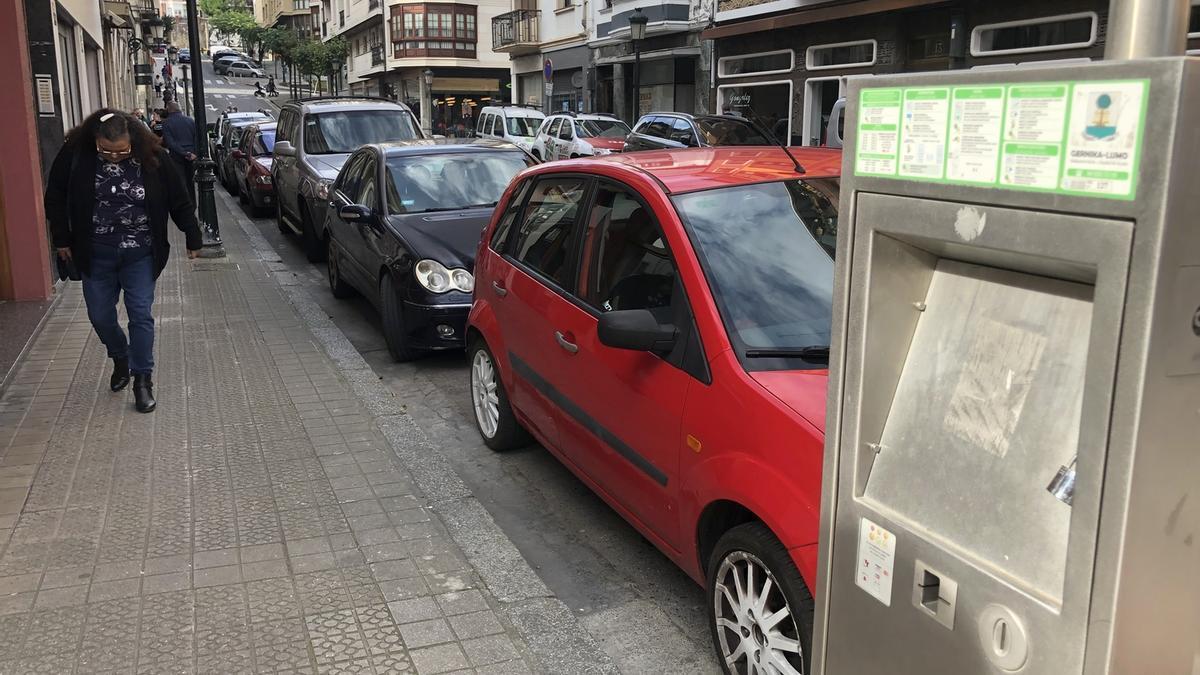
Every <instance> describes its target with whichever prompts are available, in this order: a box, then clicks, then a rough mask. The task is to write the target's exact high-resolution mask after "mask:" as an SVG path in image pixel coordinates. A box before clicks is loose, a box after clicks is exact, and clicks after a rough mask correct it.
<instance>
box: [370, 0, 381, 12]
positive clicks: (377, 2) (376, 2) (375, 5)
mask: <svg viewBox="0 0 1200 675" xmlns="http://www.w3.org/2000/svg"><path fill="white" fill-rule="evenodd" d="M382 6H383V0H369V1H368V2H367V11H368V12H374V11H375V10H377V9H379V8H380V7H382Z"/></svg>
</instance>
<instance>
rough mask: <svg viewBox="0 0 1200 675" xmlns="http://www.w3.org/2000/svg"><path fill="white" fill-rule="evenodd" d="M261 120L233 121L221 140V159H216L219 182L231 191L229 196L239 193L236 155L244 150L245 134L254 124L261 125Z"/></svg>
mask: <svg viewBox="0 0 1200 675" xmlns="http://www.w3.org/2000/svg"><path fill="white" fill-rule="evenodd" d="M261 122H263V120H260V119H242V120H233V121H231V122H230V123H229V124H228V125H226V127H225V136H224V137H223V138H222V139H221V154H220V156H219V157H214V158H213V161H214V162H215V163H216V165H217V166H216V172H217V180H219V181H221V185H224V186H225V189H226V190H228V191H229V194H231V195H236V194H237V193H238V176H237V172H236V170H235V168H234V164H235V163H236V162H235V159H234V153H236V152H238V151H239V150H241V148H242V143H243V132H244V131H245V130H246V128H247V127H249V126H250V125H252V124H257V123H261Z"/></svg>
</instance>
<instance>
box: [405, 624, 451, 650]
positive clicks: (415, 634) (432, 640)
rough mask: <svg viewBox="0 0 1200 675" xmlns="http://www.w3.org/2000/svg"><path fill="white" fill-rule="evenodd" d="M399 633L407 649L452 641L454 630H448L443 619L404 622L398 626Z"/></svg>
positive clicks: (448, 626)
mask: <svg viewBox="0 0 1200 675" xmlns="http://www.w3.org/2000/svg"><path fill="white" fill-rule="evenodd" d="M400 635H401V637H403V638H404V644H405V646H406V647H408V648H409V649H418V648H420V647H428V646H429V645H436V644H441V643H443V642H452V641H453V640H454V639H455V635H454V632H453V631H451V630H450V625H449V624H447V623H446V621H445V620H444V619H430V620H429V621H418V622H416V623H406V624H404V625H402V626H400Z"/></svg>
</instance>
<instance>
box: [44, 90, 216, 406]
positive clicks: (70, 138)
mask: <svg viewBox="0 0 1200 675" xmlns="http://www.w3.org/2000/svg"><path fill="white" fill-rule="evenodd" d="M46 183H47V185H46V198H45V202H46V216H47V218H48V219H49V221H50V230H51V234H52V236H53V238H54V246H55V247H56V248H57V249H58V255H59V256H60V257H63V258H67V259H71V260H74V262H75V266H76V267H77V268H78V269H79V271H80V272H81V273H82V275H83V299H84V302H85V303H86V304H87V311H88V318H89V319H91V322H92V327H93V328H95V330H96V335H98V336H99V337H100V341H101V342H103V343H104V346H105V347H106V348H107V349H108V356H109V358H111V359H112V360H113V372H112V377H111V378H110V379H109V386H110V387H111V389H112V390H113V391H120V390H122V389H124V388H125V387H126V385H128V384H129V375H130V373H132V374H133V396H134V401H135V404H136V406H137V410H138V412H150V411H152V410H154V407H155V405H156V404H155V401H154V388H153V387H154V384H153V382H152V380H151V374H152V373H153V371H154V317H153V316H152V315H151V312H150V310H151V306H152V305H153V304H154V282H155V280H156V279H157V278H158V275H159V274H160V273H161V272H162V270H163V267H165V266H166V264H167V254H168V252H169V250H170V247H169V245H168V244H167V216H168V215H170V216H171V219H172V220H174V221H175V225H176V227H178V228H179V229H180V230H181V231H183V233H184V235H186V237H187V249H188V257H189V258H194V257H196V256H197V255H198V253H199V250H200V247H201V239H200V228H199V227H198V226H197V224H196V212H195V208H194V207H193V205H192V200H191V198H190V197H189V196H188V189H187V186H186V185H184V184H183V178H182V177H180V175H179V171H178V170H177V169H176V168H175V164H174V163H173V162H171V160H170V159H169V158H168V157H167V151H166V150H164V149H163V148H162V145H161V144H160V142H159V140H158V138H157V137H156V136H155V135H154V134H153V133H152V132H151V131H150V130H149V129H148V128H146V125H144V124H141V123H140V122H138V121H137V120H136V119H134V118H133V117H132V116H131V115H127V114H125V113H123V112H120V111H117V110H110V109H107V108H102V109H100V110H97V111H96V112H94V113H92V115H91V116H90V117H88V118H87V119H86V120H84V121H83V123H82V124H80V125H79V126H78V127H76V128H75V129H72V130H71V131H70V132H69V133H68V134H67V140H66V143H65V144H64V145H63V148H62V150H60V151H59V153H58V156H57V157H55V158H54V164H53V165H52V166H51V167H50V176H49V178H48V179H47V181H46ZM122 292H124V294H125V311H126V312H127V313H128V314H129V337H128V338H126V337H125V332H124V331H123V330H121V326H120V324H119V323H118V322H117V299H118V297H119V296H120V294H121V293H122Z"/></svg>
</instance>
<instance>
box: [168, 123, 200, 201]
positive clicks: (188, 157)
mask: <svg viewBox="0 0 1200 675" xmlns="http://www.w3.org/2000/svg"><path fill="white" fill-rule="evenodd" d="M166 110H167V119H166V120H165V121H163V145H166V146H167V150H169V151H170V153H171V161H173V162H175V166H176V167H177V168H178V169H179V173H180V175H182V176H183V179H184V180H185V181H186V182H187V188H188V194H190V195H191V197H192V201H193V202H195V201H196V182H195V176H196V167H195V164H194V162H195V161H196V121H195V120H193V119H192V118H190V117H188V116H187V115H184V114H183V113H182V112H180V110H179V104H178V103H176V102H175V101H171V102H170V103H168V104H167V106H166Z"/></svg>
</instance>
